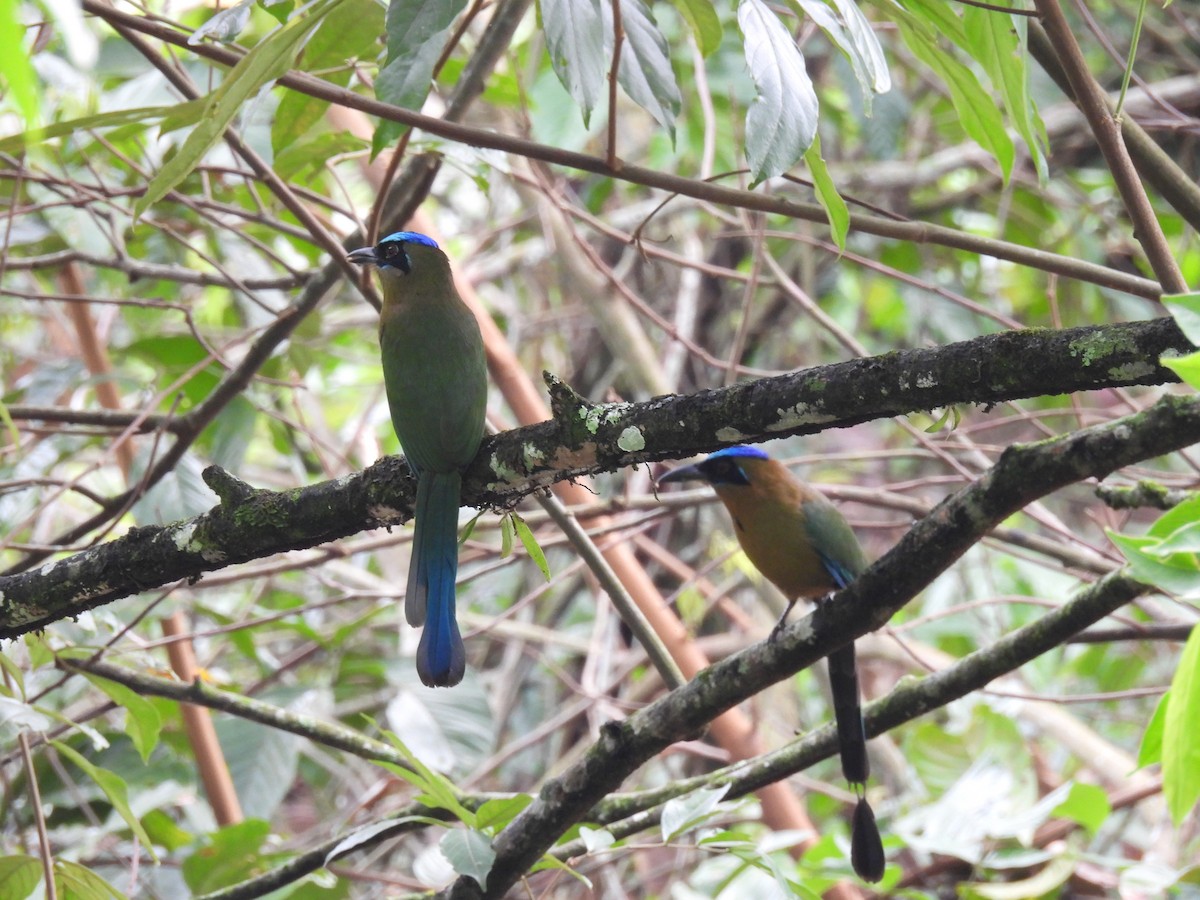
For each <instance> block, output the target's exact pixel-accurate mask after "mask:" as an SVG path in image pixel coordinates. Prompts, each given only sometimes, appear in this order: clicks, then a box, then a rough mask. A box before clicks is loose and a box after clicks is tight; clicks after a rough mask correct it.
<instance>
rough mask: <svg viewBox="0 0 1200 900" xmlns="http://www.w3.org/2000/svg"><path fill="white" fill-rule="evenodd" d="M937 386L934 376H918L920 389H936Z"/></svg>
mask: <svg viewBox="0 0 1200 900" xmlns="http://www.w3.org/2000/svg"><path fill="white" fill-rule="evenodd" d="M936 384H937V379H936V378H934V377H933V376H932V375H918V376H917V387H919V388H931V387H934V386H935V385H936Z"/></svg>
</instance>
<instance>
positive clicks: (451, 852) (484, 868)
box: [438, 828, 496, 889]
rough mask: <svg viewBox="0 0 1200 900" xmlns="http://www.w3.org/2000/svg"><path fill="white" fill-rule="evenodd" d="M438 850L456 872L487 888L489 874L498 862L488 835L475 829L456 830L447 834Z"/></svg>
mask: <svg viewBox="0 0 1200 900" xmlns="http://www.w3.org/2000/svg"><path fill="white" fill-rule="evenodd" d="M438 848H439V849H440V850H441V851H442V855H443V856H445V857H446V859H448V860H449V861H450V865H452V866H453V867H454V871H455V872H457V873H458V874H460V875H466V876H468V877H470V878H474V879H475V880H476V881H477V882H479V886H480V887H481V888H485V889H486V888H487V876H488V872H490V871H491V870H492V863H494V862H495V861H496V851H495V850H493V849H492V841H491V839H490V838H489V837H488V836H487V835H485V834H483V833H481V832H479V831H476V830H475V829H474V828H455V829H454V830H453V831H448V832H446V834H445V835H444V836H443V837H442V840H441V841H440V842H439V843H438Z"/></svg>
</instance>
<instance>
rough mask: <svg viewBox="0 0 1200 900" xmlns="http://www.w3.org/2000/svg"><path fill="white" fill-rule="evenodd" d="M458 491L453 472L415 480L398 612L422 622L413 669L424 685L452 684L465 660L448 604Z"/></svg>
mask: <svg viewBox="0 0 1200 900" xmlns="http://www.w3.org/2000/svg"><path fill="white" fill-rule="evenodd" d="M461 492H462V478H461V476H460V475H459V474H458V473H457V472H428V471H426V472H422V473H421V477H420V478H419V479H418V481H417V503H416V508H415V510H414V515H413V518H414V534H413V551H412V559H411V560H410V562H409V570H408V592H407V594H406V595H405V599H404V616H405V618H406V619H408V623H409V624H410V625H413V626H420V625H424V626H425V630H424V631H423V632H422V634H421V643H420V644H419V645H418V647H417V674H418V675H420V677H421V681H422V682H423V683H425V684H427V685H429V686H430V687H450V686H451V685H455V684H458V683H459V682H460V681H462V677H463V672H464V671H465V670H466V665H467V658H466V650H465V648H464V647H463V640H462V635H461V634H460V633H459V631H458V622H457V620H456V619H455V604H454V582H455V577H456V576H457V574H458V505H459V502H460V499H461Z"/></svg>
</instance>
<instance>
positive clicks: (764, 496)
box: [658, 447, 886, 882]
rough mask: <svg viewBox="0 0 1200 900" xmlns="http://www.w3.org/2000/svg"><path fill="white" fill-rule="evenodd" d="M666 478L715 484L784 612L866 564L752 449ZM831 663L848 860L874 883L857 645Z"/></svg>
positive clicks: (824, 514) (829, 510)
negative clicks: (850, 815)
mask: <svg viewBox="0 0 1200 900" xmlns="http://www.w3.org/2000/svg"><path fill="white" fill-rule="evenodd" d="M671 481H703V482H706V483H707V484H709V485H711V486H712V488H713V490H714V491H716V493H717V497H718V498H720V500H721V502H722V503H724V504H725V508H726V509H727V510H728V511H729V515H730V517H731V518H732V519H733V525H734V529H735V531H736V533H737V538H738V543H739V544H741V546H742V549H743V550H744V551H745V553H746V556H747V557H749V559H750V562H752V563H754V566H755V568H757V569H758V570H759V571H760V572H762V573H763V575H764V576H766V578H767V580H768V581H770V582H771V583H772V584H774V585H775V586H776V587H777V588H779V590H780V591H782V592H783V595H784V596H785V597H786V598H787V600H788V610H789V611H790V610H791V608H792V605H793V604H794V603H795V602H796V600H798V599H799V598H801V597H813V598H816V597H823V596H825V595H826V594H829V593H831V592H833V591H836V590H838V589H840V588H844V587H845V586H846V585H848V584H849V583H850V582H851V581H853V580H854V579H855V578H856V577H858V576H859V575H860V574H861V573H862V572H863V571H864V570H865V569H866V568H867V557H866V555H865V554H864V553H863V550H862V547H861V546H860V545H859V543H858V539H857V538H856V537H855V536H854V531H853V530H852V529H851V528H850V525H849V524H848V523H847V522H846V520H845V518H843V517H842V514H841V513H840V512H838V509H837V507H835V506H834V505H833V504H832V503H830V502H829V501H828V500H826V499H825V498H824V497H823V496H822V495H821V494H820V493H819V492H817V491H816V490H815V489H814V488H812V487H810V486H809V485H807V484H805V483H804V482H802V481H800V480H799V479H797V478H796V477H795V476H793V475H792V473H791V472H789V471H788V469H787V468H786V467H785V466H784V465H782V464H781V463H779V462H777V461H776V460H773V459H771V458H770V457H769V456H767V454H766V453H764V452H763V451H762V450H760V449H759V448H757V447H728V448H726V449H724V450H718V451H717V452H716V453H713V454H712V455H711V456H709V457H707V458H706V459H704V460H702V461H701V462H698V463H696V464H695V465H690V466H683V467H681V468H678V469H674V470H672V471H670V472H668V473H667V474H665V475H663V476H662V477H661V478H659V479H658V483H659V484H663V483H666V482H671ZM786 616H787V613H786V612H785V613H784V617H785V618H786ZM782 622H783V620H782V619H781V620H780V624H782ZM828 662H829V686H830V692H831V693H832V695H833V713H834V719H835V722H836V725H837V736H838V752H839V754H840V756H841V761H842V774H843V775H845V777H846V780H847V781H848V782H850V783H851V784H852V785H853V786H854V788H855V793H856V794H857V795H858V798H859V800H858V805H857V806H856V808H855V811H854V821H853V827H852V829H851V841H850V861H851V864H852V865H853V866H854V871H855V872H856V873H857V874H858V876H859V877H860V878H863V879H865V880H867V881H872V882H874V881H879V880H880V879H881V878H882V877H883V870H884V865H885V863H886V860H885V859H884V855H883V843H882V841H881V840H880V837H879V829H878V827H877V826H876V824H875V815H874V813H872V811H871V807H870V806H869V805H868V804H867V801H866V799H865V798H864V797H863V785H864V784H865V783H866V780H867V777H868V776H869V775H870V763H869V762H868V760H867V735H866V729H865V728H864V726H863V717H862V706H861V701H860V699H859V692H858V670H857V667H856V665H855V659H854V643H853V642H851V643H849V644H846V646H844V647H841V648H839V649H837V650H835V651H834V652H833V653H831V654H829V661H828Z"/></svg>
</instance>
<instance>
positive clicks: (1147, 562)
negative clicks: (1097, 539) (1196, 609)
mask: <svg viewBox="0 0 1200 900" xmlns="http://www.w3.org/2000/svg"><path fill="white" fill-rule="evenodd" d="M1108 537H1109V539H1110V540H1111V541H1112V542H1113V543H1114V544H1116V545H1117V549H1119V550H1120V551H1121V553H1123V554H1124V555H1125V559H1126V560H1128V562H1129V568H1130V571H1131V572H1132V573H1133V577H1134V578H1136V579H1137V580H1138V581H1141V582H1143V583H1144V584H1152V585H1154V586H1155V587H1157V588H1159V589H1160V590H1164V591H1167V592H1168V593H1171V594H1177V595H1179V596H1181V597H1185V598H1186V597H1192V596H1200V566H1198V565H1197V562H1196V557H1195V555H1194V554H1191V553H1173V554H1171V555H1170V556H1167V557H1159V556H1157V555H1156V554H1155V553H1154V548H1156V547H1157V546H1158V543H1159V542H1158V539H1157V538H1152V537H1140V538H1139V537H1133V536H1131V535H1127V534H1116V533H1114V532H1111V531H1110V532H1108Z"/></svg>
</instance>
